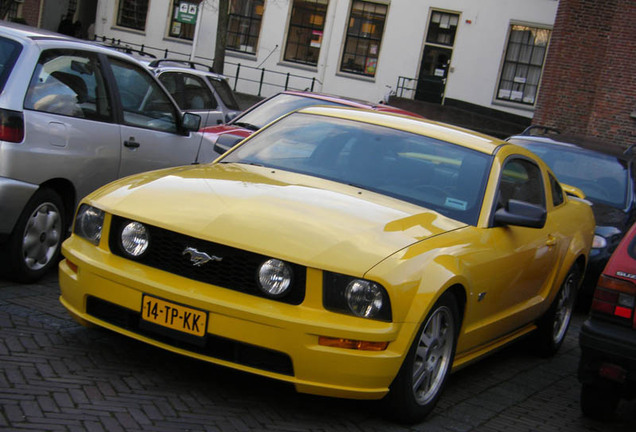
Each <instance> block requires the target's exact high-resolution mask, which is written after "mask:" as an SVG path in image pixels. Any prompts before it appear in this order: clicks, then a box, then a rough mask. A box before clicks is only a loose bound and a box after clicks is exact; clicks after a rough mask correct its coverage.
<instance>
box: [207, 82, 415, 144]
mask: <svg viewBox="0 0 636 432" xmlns="http://www.w3.org/2000/svg"><path fill="white" fill-rule="evenodd" d="M310 105H340V106H348V107H354V108H364V109H372V110H375V111H384V112H391V113H396V114H404V115H409V116H413V117H420V118H421V117H422V116H421V115H419V114H415V113H413V112H410V111H405V110H403V109H400V108H397V107H394V106H390V105H384V104H371V103H368V102H362V101H356V100H352V99H344V98H340V97H335V96H327V95H322V94H318V93H310V92H303V91H284V92H281V93H278V94H276V95H274V96H271V97H269V98H267V99H264V100H262V101H261V102H259V103H257V104H255V105H254V106H252V107H251V108H249V109H248V110H246V111H244V112H243V113H242V114H240V115H239V116H238V117H235V118H234V119H233V120H232V121H230V122H229V123H227V124H224V125H218V126H209V127H206V128H203V129H202V132H203V133H204V137H205V138H206V139H207V140H208V141H209V142H210V143H212V144H213V145H214V148H215V150H216V151H217V152H219V153H224V152H226V151H227V150H229V149H230V148H232V147H234V145H235V144H237V143H238V142H239V141H241V140H242V139H243V138H245V137H248V136H250V135H251V134H252V133H253V132H255V131H257V130H259V129H260V128H262V127H263V126H265V125H266V124H268V123H270V122H272V121H274V120H276V119H277V118H278V117H281V116H283V115H285V114H287V113H289V112H292V111H295V110H297V109H300V108H304V107H306V106H310Z"/></svg>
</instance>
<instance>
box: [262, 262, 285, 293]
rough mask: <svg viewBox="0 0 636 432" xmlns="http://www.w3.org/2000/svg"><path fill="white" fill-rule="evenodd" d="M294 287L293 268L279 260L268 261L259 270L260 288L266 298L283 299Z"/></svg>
mask: <svg viewBox="0 0 636 432" xmlns="http://www.w3.org/2000/svg"><path fill="white" fill-rule="evenodd" d="M291 286H292V269H291V267H290V266H289V265H288V264H287V263H285V262H283V261H281V260H277V259H268V260H267V261H265V262H264V263H263V264H261V266H260V267H259V269H258V287H259V288H260V289H261V291H263V293H265V295H266V296H268V297H272V298H277V297H282V296H284V295H285V294H287V292H288V291H289V289H290V288H291Z"/></svg>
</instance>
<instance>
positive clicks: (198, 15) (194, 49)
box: [190, 2, 204, 62]
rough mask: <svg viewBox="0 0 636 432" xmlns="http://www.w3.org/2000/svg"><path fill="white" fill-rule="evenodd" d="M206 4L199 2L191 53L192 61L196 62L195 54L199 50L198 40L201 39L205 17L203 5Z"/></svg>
mask: <svg viewBox="0 0 636 432" xmlns="http://www.w3.org/2000/svg"><path fill="white" fill-rule="evenodd" d="M203 3H204V2H199V5H198V6H197V22H196V24H195V25H194V37H193V38H192V52H191V53H190V61H191V62H193V61H194V53H195V51H196V49H197V40H198V39H199V29H200V28H201V15H203V7H202V5H203Z"/></svg>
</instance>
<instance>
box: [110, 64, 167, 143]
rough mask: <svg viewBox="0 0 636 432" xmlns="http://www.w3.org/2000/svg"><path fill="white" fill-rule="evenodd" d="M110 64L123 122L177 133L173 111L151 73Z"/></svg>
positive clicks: (132, 67) (122, 65)
mask: <svg viewBox="0 0 636 432" xmlns="http://www.w3.org/2000/svg"><path fill="white" fill-rule="evenodd" d="M110 64H111V69H112V71H113V75H114V76H115V81H116V83H117V88H118V90H119V98H120V101H121V105H122V110H123V122H124V123H125V124H127V125H130V126H138V127H142V128H145V129H153V130H159V131H165V132H173V133H176V132H177V112H176V108H175V106H174V105H173V103H172V102H171V101H170V99H169V97H168V95H167V94H166V93H165V92H164V90H163V89H162V88H161V86H160V85H159V83H157V82H156V81H155V80H154V79H152V76H151V75H150V73H149V72H146V71H144V70H143V69H142V68H141V67H139V66H137V65H134V64H132V63H129V62H126V61H123V60H120V59H115V58H110Z"/></svg>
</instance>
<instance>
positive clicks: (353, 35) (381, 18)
mask: <svg viewBox="0 0 636 432" xmlns="http://www.w3.org/2000/svg"><path fill="white" fill-rule="evenodd" d="M386 13H387V5H385V4H381V3H372V2H367V1H359V0H354V1H353V3H352V4H351V13H350V14H349V26H348V29H347V38H346V41H345V48H344V52H343V54H342V63H341V64H340V70H341V71H342V72H350V73H354V74H358V75H364V76H370V77H373V76H375V72H376V69H377V66H378V56H379V55H380V44H381V42H382V33H383V32H384V22H385V20H386Z"/></svg>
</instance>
